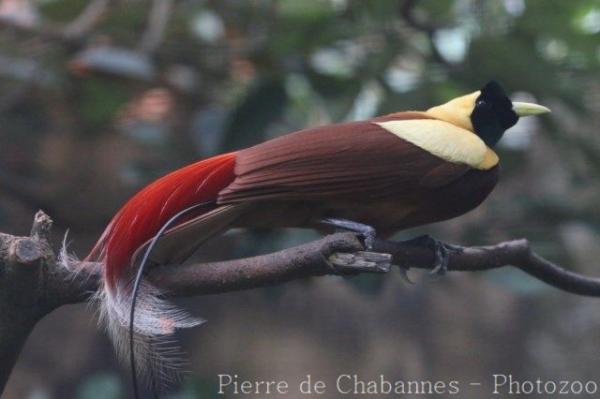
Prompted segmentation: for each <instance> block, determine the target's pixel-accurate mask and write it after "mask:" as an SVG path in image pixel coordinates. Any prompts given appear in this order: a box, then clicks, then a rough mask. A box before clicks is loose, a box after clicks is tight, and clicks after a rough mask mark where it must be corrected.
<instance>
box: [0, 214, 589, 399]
mask: <svg viewBox="0 0 600 399" xmlns="http://www.w3.org/2000/svg"><path fill="white" fill-rule="evenodd" d="M51 226H52V221H51V219H50V218H49V217H48V216H47V215H46V214H44V213H43V212H41V211H40V212H38V213H37V214H36V216H35V219H34V223H33V227H32V229H31V234H30V236H29V237H16V236H12V235H8V234H3V233H0V393H1V392H2V390H3V388H4V386H5V384H6V381H7V379H8V376H9V375H10V371H11V370H12V368H13V366H14V364H15V362H16V360H17V358H18V355H19V353H20V351H21V348H22V346H23V344H24V343H25V340H26V338H27V336H28V335H29V333H30V332H31V330H32V329H33V327H34V326H35V324H36V323H37V322H38V321H39V320H40V319H41V318H43V317H44V316H45V315H46V314H48V313H50V312H51V311H52V310H54V309H56V308H57V307H59V306H62V305H65V304H71V303H79V302H83V301H85V300H86V299H89V298H90V296H91V295H92V294H93V292H94V291H95V290H96V289H97V286H98V280H97V278H95V277H92V276H90V275H88V274H86V273H80V274H78V275H77V276H75V277H73V276H71V275H69V273H68V272H66V271H65V270H64V269H63V268H62V267H61V266H60V265H59V264H58V263H57V260H56V255H55V253H54V251H53V250H52V248H51V247H50V244H49V235H50V228H51ZM434 260H435V251H434V249H433V248H432V247H428V246H426V245H422V244H419V243H417V242H415V241H414V240H411V241H403V242H395V241H386V240H376V242H375V245H374V248H373V249H372V251H365V248H364V244H363V243H362V241H361V240H360V239H359V238H358V237H357V236H356V235H355V234H353V233H338V234H333V235H329V236H326V237H324V238H322V239H320V240H316V241H313V242H309V243H307V244H303V245H299V246H296V247H293V248H288V249H285V250H282V251H279V252H275V253H272V254H268V255H261V256H255V257H251V258H246V259H236V260H229V261H219V262H210V263H202V264H189V265H171V266H160V267H155V268H153V269H152V270H150V272H149V274H148V279H149V280H150V281H152V282H153V283H154V284H155V285H156V286H158V287H159V288H161V289H163V290H165V292H167V293H168V295H170V296H191V295H207V294H218V293H224V292H230V291H237V290H244V289H250V288H256V287H263V286H268V285H276V284H282V283H285V282H288V281H292V280H296V279H300V278H306V277H311V276H324V275H339V274H358V273H364V272H375V273H385V272H387V271H389V270H390V266H391V265H392V264H394V265H397V266H399V267H401V268H404V269H406V268H409V267H412V268H420V269H432V266H433V264H434ZM504 266H514V267H517V268H519V269H521V270H523V271H524V272H525V273H528V274H529V275H531V276H533V277H535V278H537V279H539V280H542V281H544V282H546V283H547V284H550V285H551V286H554V287H556V288H560V289H562V290H565V291H568V292H571V293H575V294H579V295H587V296H600V279H598V278H591V277H585V276H582V275H579V274H577V273H573V272H571V271H568V270H565V269H563V268H561V267H560V266H557V265H555V264H553V263H551V262H549V261H548V260H546V259H543V258H542V257H540V256H539V255H537V254H535V253H534V252H533V251H532V250H531V248H530V246H529V243H528V241H527V240H523V239H521V240H512V241H506V242H502V243H499V244H496V245H491V246H484V247H465V248H463V250H462V251H460V252H450V253H449V263H448V271H462V272H473V271H482V270H489V269H496V268H501V267H504Z"/></svg>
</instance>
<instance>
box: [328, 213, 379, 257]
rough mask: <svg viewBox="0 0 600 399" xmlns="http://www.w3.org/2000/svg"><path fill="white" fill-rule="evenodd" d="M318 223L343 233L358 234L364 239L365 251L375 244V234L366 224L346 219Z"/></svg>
mask: <svg viewBox="0 0 600 399" xmlns="http://www.w3.org/2000/svg"><path fill="white" fill-rule="evenodd" d="M319 223H322V224H325V225H328V226H334V227H337V228H338V229H341V230H345V231H352V232H355V233H359V234H361V235H362V236H363V237H364V240H365V247H366V250H367V251H370V250H371V249H373V244H374V243H375V236H376V232H375V229H374V228H373V227H372V226H369V225H368V224H363V223H358V222H353V221H352V220H348V219H335V218H325V219H321V220H320V221H319Z"/></svg>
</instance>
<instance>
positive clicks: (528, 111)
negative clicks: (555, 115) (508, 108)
mask: <svg viewBox="0 0 600 399" xmlns="http://www.w3.org/2000/svg"><path fill="white" fill-rule="evenodd" d="M512 105H513V111H515V112H516V114H517V115H518V116H531V115H540V114H547V113H548V112H550V109H548V108H546V107H544V106H543V105H538V104H533V103H522V102H518V101H514V102H513V103H512Z"/></svg>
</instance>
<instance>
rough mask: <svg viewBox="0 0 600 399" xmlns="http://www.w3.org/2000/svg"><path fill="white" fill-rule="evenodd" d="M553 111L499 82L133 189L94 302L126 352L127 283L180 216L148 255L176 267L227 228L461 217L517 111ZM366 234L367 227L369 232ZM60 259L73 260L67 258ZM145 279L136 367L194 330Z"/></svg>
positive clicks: (94, 257)
mask: <svg viewBox="0 0 600 399" xmlns="http://www.w3.org/2000/svg"><path fill="white" fill-rule="evenodd" d="M545 112H549V110H548V109H547V108H545V107H542V106H540V105H536V104H528V103H517V102H511V101H510V99H509V98H508V97H507V96H506V95H505V94H504V92H503V90H502V88H501V87H500V86H499V85H498V84H497V83H495V82H490V83H488V84H487V85H486V86H485V87H483V88H482V89H481V90H480V91H477V92H474V93H471V94H468V95H465V96H462V97H458V98H455V99H453V100H451V101H449V102H447V103H445V104H442V105H439V106H436V107H433V108H430V109H428V110H427V111H408V112H397V113H393V114H389V115H385V116H380V117H376V118H373V119H370V120H365V121H358V122H349V123H340V124H334V125H328V126H321V127H316V128H311V129H306V130H302V131H298V132H294V133H290V134H287V135H283V136H280V137H277V138H275V139H272V140H269V141H266V142H264V143H262V144H258V145H256V146H254V147H251V148H248V149H243V150H240V151H237V152H230V153H227V154H223V155H218V156H215V157H212V158H209V159H206V160H202V161H199V162H196V163H194V164H191V165H188V166H185V167H183V168H181V169H179V170H176V171H174V172H172V173H170V174H168V175H166V176H164V177H162V178H160V179H158V180H156V181H155V182H153V183H151V184H149V185H148V186H147V187H145V188H144V189H142V190H141V191H140V192H138V193H137V194H135V195H134V196H133V197H132V198H131V199H130V200H129V201H128V202H127V203H126V204H125V205H124V206H123V207H122V208H121V209H120V210H119V211H118V212H117V213H116V215H115V216H114V217H113V219H112V220H111V221H110V223H109V224H108V226H107V227H106V230H105V231H104V233H103V234H102V235H101V237H100V238H99V240H98V242H97V243H96V245H95V246H94V247H93V249H92V250H91V252H90V254H89V255H88V256H87V258H86V259H85V261H86V262H84V263H82V264H96V265H99V266H100V269H101V273H102V285H101V287H100V290H99V293H98V295H97V298H98V299H99V300H100V301H101V303H102V307H101V308H102V312H101V314H102V317H101V319H102V321H103V322H104V323H105V324H106V326H107V329H108V330H109V332H110V336H111V338H112V339H113V341H114V343H115V346H116V347H117V348H118V349H119V352H120V353H121V355H126V354H127V353H128V348H127V345H126V343H127V331H128V330H127V327H128V322H129V310H130V305H131V300H132V292H133V289H132V282H133V279H134V278H135V274H136V272H137V270H138V268H139V260H140V259H139V258H140V254H141V253H142V252H143V251H142V250H144V249H145V248H147V245H148V243H149V241H150V240H151V239H152V238H153V237H154V236H155V235H156V234H157V232H158V231H159V230H160V229H161V228H162V227H163V225H164V224H165V223H166V222H167V221H168V220H170V219H171V218H172V217H173V216H174V215H176V214H178V213H179V212H181V211H182V210H184V209H186V208H189V207H190V206H193V205H195V204H203V206H202V207H199V208H197V209H196V210H194V211H193V212H192V213H190V214H189V215H187V216H185V217H183V218H182V219H181V220H178V221H177V222H176V223H175V225H174V227H170V228H169V229H167V230H166V232H165V234H164V235H163V236H161V238H160V239H159V240H158V241H157V242H156V247H155V248H153V250H152V252H151V255H150V260H151V261H153V262H155V263H159V264H168V263H179V262H182V261H184V260H185V259H186V258H188V257H189V256H190V255H191V254H192V253H193V252H194V251H195V250H196V249H197V248H198V246H199V245H201V244H202V243H203V242H204V241H205V240H207V239H209V238H211V237H213V236H215V235H218V234H221V233H223V232H224V231H226V230H227V229H229V228H232V227H312V228H317V227H319V226H322V224H323V221H326V222H327V223H328V224H333V225H337V226H342V227H343V226H371V227H373V228H374V229H375V231H376V232H377V234H382V235H389V234H391V233H393V232H395V231H398V230H401V229H406V228H409V227H413V226H418V225H423V224H427V223H432V222H437V221H441V220H446V219H449V218H453V217H456V216H459V215H461V214H463V213H465V212H467V211H469V210H471V209H473V208H475V207H476V206H478V205H479V204H480V203H481V202H482V201H483V200H484V199H485V198H486V197H487V196H488V194H489V193H490V192H491V191H492V189H493V188H494V186H495V185H496V183H497V180H498V171H499V158H498V156H497V155H496V153H495V152H494V151H493V147H494V146H495V144H496V143H497V142H498V140H500V138H501V137H502V135H503V134H504V132H505V130H507V129H509V128H510V127H512V126H513V125H514V124H515V123H516V122H517V120H518V118H519V117H521V116H527V115H536V114H542V113H545ZM365 231H367V232H368V231H372V229H366V230H365ZM65 264H67V265H70V264H72V261H70V260H69V259H66V257H65ZM158 294H159V293H158V291H157V290H156V289H155V288H153V287H152V285H151V284H150V283H148V282H143V283H142V286H141V289H140V292H139V298H138V305H137V312H138V313H137V314H136V317H135V325H134V331H135V334H136V342H135V343H136V349H135V352H136V355H137V357H138V361H139V363H138V364H139V366H140V367H141V368H143V369H148V368H151V367H152V366H153V364H154V363H155V362H154V361H155V360H156V361H165V360H166V361H168V360H169V359H168V357H169V356H168V355H167V356H165V357H166V359H159V358H157V356H158V357H160V355H161V354H160V353H158V354H155V353H154V352H155V350H154V348H152V347H151V343H152V341H153V340H154V339H156V338H158V337H161V336H164V335H168V334H171V333H172V332H173V331H174V330H175V329H176V328H183V327H190V326H194V325H196V324H198V323H199V321H198V320H197V319H194V318H192V317H190V316H188V315H187V314H185V313H184V312H181V311H180V310H178V309H176V308H175V307H173V306H171V305H169V304H168V303H167V302H165V301H164V300H162V299H161V298H159V295H158Z"/></svg>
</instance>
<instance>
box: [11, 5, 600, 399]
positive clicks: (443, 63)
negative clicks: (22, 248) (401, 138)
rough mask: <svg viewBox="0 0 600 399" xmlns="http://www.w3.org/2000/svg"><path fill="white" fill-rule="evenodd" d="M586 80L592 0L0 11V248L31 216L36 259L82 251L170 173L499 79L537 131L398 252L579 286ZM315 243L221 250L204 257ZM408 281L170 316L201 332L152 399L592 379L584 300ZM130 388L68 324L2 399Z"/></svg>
mask: <svg viewBox="0 0 600 399" xmlns="http://www.w3.org/2000/svg"><path fill="white" fill-rule="evenodd" d="M86 6H87V7H88V8H86ZM104 6H107V7H106V8H105V9H103V7H104ZM163 22H164V26H165V29H164V30H163V29H161V24H162V23H163ZM599 73H600V2H599V1H592V0H587V1H564V0H528V1H524V0H502V1H500V0H498V1H482V0H479V1H478V0H456V1H438V0H427V1H418V2H417V1H408V2H404V1H388V0H377V1H359V0H355V1H352V0H303V1H299V0H279V1H275V0H272V1H267V0H262V1H258V0H254V1H233V0H219V1H216V0H215V1H183V0H180V1H165V0H159V1H155V2H152V1H135V0H122V1H108V0H106V1H104V0H101V1H98V0H95V1H89V2H86V1H83V0H43V1H42V0H38V1H33V0H31V1H27V0H2V1H0V231H4V232H8V233H13V234H27V232H28V229H29V226H30V222H31V220H32V216H33V214H34V213H35V211H36V210H37V209H39V208H42V209H44V210H45V211H46V212H48V213H49V214H50V215H51V216H52V217H53V218H54V220H55V224H56V229H55V238H56V241H57V243H58V241H60V240H61V239H62V236H63V234H64V233H65V231H66V230H67V229H69V237H70V240H69V241H70V243H71V244H70V248H71V249H72V251H74V252H75V253H77V254H78V255H79V256H85V254H86V251H88V250H89V249H90V247H91V245H92V244H93V242H94V240H95V239H96V238H97V237H98V235H99V234H100V232H101V231H102V229H103V228H104V226H105V225H106V223H107V222H108V220H109V219H110V217H111V216H112V214H113V213H114V212H115V211H116V210H117V209H118V208H119V206H120V204H122V203H123V202H124V201H125V200H126V199H127V198H128V197H129V196H130V195H132V194H133V193H134V192H135V191H136V190H137V189H139V188H140V187H142V186H144V185H145V184H147V183H148V182H149V181H151V180H153V179H155V178H156V177H158V176H160V175H162V174H164V173H166V172H167V171H170V170H172V169H175V168H177V167H180V166H182V165H185V164H187V163H190V162H192V161H194V160H197V159H200V158H203V157H207V156H210V155H213V154H217V153H219V152H222V151H226V150H230V149H237V148H242V147H245V146H249V145H252V144H254V143H258V142H260V141H262V140H264V139H267V138H269V137H273V136H276V135H279V134H283V133H286V132H289V131H293V130H297V129H300V128H303V127H306V126H314V125H319V124H327V123H332V122H336V121H344V120H355V119H365V118H369V117H371V116H373V115H377V114H384V113H389V112H393V111H398V110H407V109H426V108H428V107H430V106H433V105H437V104H439V103H442V102H445V101H446V100H448V99H450V98H453V97H455V96H458V95H461V94H464V93H469V92H472V91H475V90H477V89H479V88H480V87H481V86H482V85H483V84H485V83H486V82H487V81H488V80H490V79H496V80H497V81H499V82H501V83H502V84H503V85H504V87H505V88H506V90H507V92H509V93H510V95H511V97H512V98H513V99H516V100H521V101H532V102H538V103H540V104H544V105H546V106H548V107H550V108H551V109H552V110H553V113H552V114H550V115H549V116H544V117H541V118H529V119H527V120H522V121H521V122H519V124H518V125H517V126H515V127H514V128H512V129H511V130H510V131H509V132H508V133H507V134H506V136H505V138H504V139H503V141H502V142H501V143H500V145H499V148H498V153H499V155H500V157H501V159H502V164H503V173H502V181H501V183H500V185H499V186H498V187H497V189H496V190H495V192H494V193H493V194H492V195H491V197H490V198H489V199H488V200H487V201H486V202H485V203H484V204H483V205H482V206H481V207H479V208H478V209H476V210H474V211H473V212H471V213H469V214H468V215H465V216H463V217H461V218H459V219H457V220H453V221H449V222H445V223H441V224H436V225H432V226H427V227H425V228H422V229H420V230H413V231H407V232H405V233H404V234H402V235H401V236H400V237H412V236H415V235H417V234H421V233H423V232H428V233H430V234H433V235H435V236H436V237H438V238H441V239H444V240H447V241H450V242H455V243H460V244H464V245H478V244H491V243H495V242H498V241H501V240H505V239H510V238H519V237H527V238H529V239H530V240H531V241H532V244H533V247H534V248H535V250H536V251H538V252H539V253H540V254H541V255H543V256H545V257H547V258H549V259H551V260H553V261H556V262H559V263H561V264H563V265H565V267H568V268H569V269H572V270H575V271H578V272H581V273H586V274H595V273H597V268H598V259H599V258H600V249H599V246H598V244H597V243H598V238H599V232H600V212H599V206H598V201H599V199H600V192H599V191H600V186H599V185H598V184H597V179H598V176H599V170H600V156H599V155H600V132H599V130H600V129H599V128H600V113H599V112H598V110H599V109H600V79H599ZM314 237H316V235H315V234H314V233H311V232H306V231H302V230H290V231H286V232H285V233H282V232H280V231H278V232H265V231H258V232H249V233H244V234H241V233H240V232H233V233H231V234H228V235H227V236H226V237H224V238H223V239H221V240H220V241H218V242H214V243H211V244H210V245H208V246H206V247H205V248H203V250H202V253H203V256H205V257H207V258H212V259H219V258H223V257H225V256H244V255H249V254H255V253H261V252H267V251H270V250H274V249H277V248H283V247H286V246H290V245H292V244H294V243H298V242H301V241H305V240H309V239H311V238H314ZM411 275H412V277H413V278H414V279H415V280H416V282H417V283H416V284H415V285H413V286H410V285H407V284H405V283H404V282H402V280H401V278H400V276H399V275H398V273H392V275H388V276H383V277H374V276H364V277H359V278H354V279H343V278H339V277H327V278H318V279H317V278H315V279H309V280H305V281H298V282H294V283H290V284H286V285H284V286H281V287H276V288H270V289H260V290H253V291H249V292H241V293H231V294H227V295H219V296H210V297H202V298H196V299H193V300H189V301H187V302H185V303H183V304H182V305H184V306H186V307H187V308H189V309H191V310H192V312H193V313H195V314H197V315H200V316H202V317H204V318H206V319H208V321H209V322H208V323H207V324H206V325H204V326H203V327H200V328H196V329H194V330H193V331H188V332H185V333H183V334H181V339H182V341H183V347H184V349H185V351H186V352H187V353H188V354H189V358H190V361H191V365H190V367H189V370H190V371H191V373H189V374H188V375H187V379H186V381H185V382H184V383H183V385H179V386H176V387H175V388H174V389H173V390H172V391H171V393H169V394H168V395H165V396H164V397H170V398H173V399H174V398H195V397H202V398H211V397H216V394H215V393H216V385H215V384H216V382H217V374H218V373H230V374H235V373H237V374H239V375H240V376H241V377H243V378H249V379H255V378H257V379H276V380H279V379H285V380H287V381H289V382H290V384H291V385H292V386H295V384H296V383H297V382H298V381H299V380H300V379H301V378H303V377H304V376H305V375H306V374H308V373H310V374H312V375H313V376H314V377H313V378H318V379H323V380H325V381H326V382H327V383H328V385H333V384H334V383H335V378H336V377H337V376H338V375H339V374H341V373H350V374H353V373H357V374H359V375H360V376H361V377H362V378H363V379H373V378H377V377H378V376H379V374H384V375H385V376H386V377H387V378H388V379H390V380H400V379H402V380H409V379H413V380H414V379H417V380H430V381H437V380H443V381H450V380H458V381H460V383H461V395H460V397H465V398H481V397H484V396H486V395H487V396H490V395H489V393H490V392H491V382H492V377H491V376H492V374H494V373H512V374H513V375H514V376H515V378H519V379H526V378H528V379H534V380H535V379H536V378H537V377H541V378H543V379H552V380H561V379H572V380H573V379H576V380H582V381H586V380H588V379H594V380H595V381H597V382H598V383H599V384H600V372H599V371H598V370H599V369H600V335H599V334H598V331H600V303H599V302H598V300H596V299H589V298H581V297H577V296H573V295H571V294H566V293H563V292H559V291H557V290H556V289H553V288H550V287H548V286H546V285H544V284H542V283H540V282H538V281H535V280H533V279H532V278H530V277H528V276H526V275H524V274H523V273H521V272H519V271H516V270H511V269H508V268H506V269H502V270H498V271H494V272H486V273H472V274H468V273H451V275H449V276H447V277H444V278H429V277H428V276H427V275H425V274H422V273H419V272H411ZM469 382H481V383H482V384H483V385H482V387H479V388H477V387H474V388H471V387H469V386H468V383H469ZM128 384H129V381H128V373H127V370H126V369H125V368H122V367H119V365H118V364H117V363H116V361H115V358H114V356H113V352H112V349H111V346H110V344H109V342H108V340H107V338H106V337H105V335H104V334H103V333H102V332H100V331H98V330H97V328H96V318H95V310H94V309H93V308H90V307H86V306H84V305H79V306H68V307H63V308H61V309H59V310H58V311H56V312H54V313H53V314H52V315H50V316H49V317H47V318H46V319H44V320H43V321H42V322H41V323H40V324H39V325H38V326H37V328H36V330H35V332H34V334H33V336H32V337H31V338H30V340H29V341H28V343H27V346H26V348H25V351H24V353H23V355H22V357H21V359H20V360H19V363H18V365H17V367H16V369H15V370H14V373H13V375H12V378H11V380H10V381H9V385H8V387H7V390H6V392H5V395H4V398H7V399H13V398H35V399H39V398H41V399H45V398H79V399H95V398H107V399H111V398H124V397H127V395H128V394H129V385H128ZM331 388H333V387H331ZM169 395H170V396H169ZM221 397H222V396H221ZM228 397H232V396H228ZM255 397H263V396H261V395H259V396H255ZM286 397H289V398H295V397H300V396H299V395H297V394H289V395H287V396H286ZM321 397H327V398H335V397H338V395H337V394H335V393H333V390H332V389H329V390H328V393H327V394H326V395H322V396H321ZM370 397H377V395H371V396H370ZM409 397H410V396H409ZM413 397H419V396H413ZM420 397H422V396H420ZM566 397H568V396H566Z"/></svg>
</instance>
